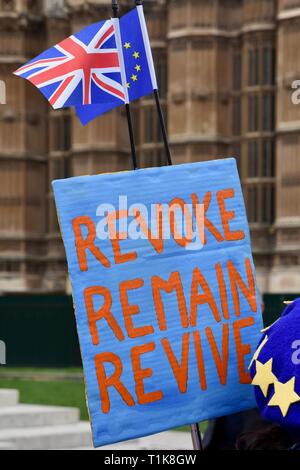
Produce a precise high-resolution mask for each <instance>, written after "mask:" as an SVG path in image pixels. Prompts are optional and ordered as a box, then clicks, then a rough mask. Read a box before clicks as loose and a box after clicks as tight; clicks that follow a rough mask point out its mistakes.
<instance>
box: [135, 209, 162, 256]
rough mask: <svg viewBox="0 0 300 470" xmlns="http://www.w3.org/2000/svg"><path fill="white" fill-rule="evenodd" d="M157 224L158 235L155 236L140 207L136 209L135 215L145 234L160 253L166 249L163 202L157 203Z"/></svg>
mask: <svg viewBox="0 0 300 470" xmlns="http://www.w3.org/2000/svg"><path fill="white" fill-rule="evenodd" d="M155 209H156V226H157V236H154V235H153V233H152V232H151V230H150V228H149V227H148V225H147V222H145V220H144V218H143V216H142V214H141V212H140V211H139V209H134V217H135V220H136V222H137V223H138V224H139V226H140V227H141V230H142V232H143V234H144V235H146V237H147V238H148V240H149V242H150V243H151V245H152V246H153V248H154V249H155V251H156V253H158V254H160V253H162V252H163V249H164V233H163V209H162V206H161V204H156V206H155Z"/></svg>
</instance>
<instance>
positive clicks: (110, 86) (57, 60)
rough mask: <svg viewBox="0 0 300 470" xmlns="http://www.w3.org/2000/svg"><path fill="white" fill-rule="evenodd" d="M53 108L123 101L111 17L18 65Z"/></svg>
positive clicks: (21, 73) (21, 72) (23, 75)
mask: <svg viewBox="0 0 300 470" xmlns="http://www.w3.org/2000/svg"><path fill="white" fill-rule="evenodd" d="M14 74H15V75H18V76H20V77H23V78H26V79H27V80H29V81H30V82H31V83H32V84H33V85H35V86H36V87H37V88H38V89H39V90H40V91H41V93H43V95H44V96H45V97H46V98H47V100H48V101H49V102H50V104H51V105H52V107H53V108H54V109H58V108H64V107H68V106H76V105H87V104H97V103H99V104H100V103H107V104H108V103H111V105H112V108H113V107H115V106H116V105H117V104H122V103H124V101H125V93H124V88H123V86H122V78H121V67H120V60H119V54H118V50H117V46H116V39H115V30H114V25H113V23H112V21H111V20H108V21H104V22H101V23H96V24H93V25H90V26H88V27H87V28H84V29H83V30H82V31H80V32H79V33H76V34H74V35H72V36H70V37H69V38H67V39H65V40H64V41H62V42H60V43H59V44H57V45H56V46H54V47H52V48H50V49H49V50H47V51H46V52H44V53H43V54H41V55H39V56H38V57H36V58H35V59H33V60H31V61H30V62H28V63H27V64H26V65H24V66H23V67H21V68H19V69H18V70H17V71H16V72H14Z"/></svg>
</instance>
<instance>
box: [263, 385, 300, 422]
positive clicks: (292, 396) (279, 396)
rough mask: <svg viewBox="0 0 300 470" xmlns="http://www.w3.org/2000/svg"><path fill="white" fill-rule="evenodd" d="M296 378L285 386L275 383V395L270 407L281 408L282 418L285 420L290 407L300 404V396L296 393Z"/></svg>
mask: <svg viewBox="0 0 300 470" xmlns="http://www.w3.org/2000/svg"><path fill="white" fill-rule="evenodd" d="M295 380H296V379H295V377H293V378H292V379H291V380H289V382H287V383H285V384H283V383H281V382H279V381H278V382H275V384H274V386H275V393H274V395H273V397H272V398H271V400H270V401H269V403H268V406H279V408H280V411H281V413H282V416H283V417H284V418H285V417H286V415H287V414H288V411H289V409H290V406H291V405H292V404H293V403H297V402H300V397H299V395H298V394H297V393H296V392H295Z"/></svg>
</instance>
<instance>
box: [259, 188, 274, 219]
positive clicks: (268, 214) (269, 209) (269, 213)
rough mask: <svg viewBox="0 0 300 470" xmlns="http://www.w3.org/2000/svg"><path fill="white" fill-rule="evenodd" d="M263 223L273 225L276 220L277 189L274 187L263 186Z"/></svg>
mask: <svg viewBox="0 0 300 470" xmlns="http://www.w3.org/2000/svg"><path fill="white" fill-rule="evenodd" d="M261 202H262V204H261V205H262V222H263V223H271V222H273V221H274V218H275V188H274V186H273V185H264V186H262V195H261Z"/></svg>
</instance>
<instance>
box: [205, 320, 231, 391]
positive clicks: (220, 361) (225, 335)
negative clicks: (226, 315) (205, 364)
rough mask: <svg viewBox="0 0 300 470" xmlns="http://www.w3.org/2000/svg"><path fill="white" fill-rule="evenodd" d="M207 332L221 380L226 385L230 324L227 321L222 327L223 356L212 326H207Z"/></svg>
mask: <svg viewBox="0 0 300 470" xmlns="http://www.w3.org/2000/svg"><path fill="white" fill-rule="evenodd" d="M205 332H206V336H207V339H208V342H209V345H210V349H211V352H212V354H213V356H214V360H215V364H216V367H217V371H218V375H219V378H220V382H221V384H222V385H226V382H227V372H228V359H229V326H228V324H227V323H226V324H224V325H223V327H222V357H221V355H220V353H219V350H218V346H217V343H216V340H215V338H214V335H213V332H212V330H211V328H209V327H208V328H205Z"/></svg>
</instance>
